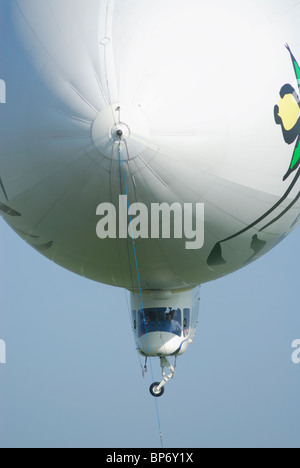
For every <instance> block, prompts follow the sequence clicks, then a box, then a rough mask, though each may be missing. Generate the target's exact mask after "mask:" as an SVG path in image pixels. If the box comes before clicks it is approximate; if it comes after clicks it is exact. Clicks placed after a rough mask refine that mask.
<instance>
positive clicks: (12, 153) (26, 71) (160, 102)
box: [0, 0, 300, 397]
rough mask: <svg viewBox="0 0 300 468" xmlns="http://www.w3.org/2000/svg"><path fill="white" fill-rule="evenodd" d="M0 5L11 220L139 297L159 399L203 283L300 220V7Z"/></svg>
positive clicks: (243, 262)
mask: <svg viewBox="0 0 300 468" xmlns="http://www.w3.org/2000/svg"><path fill="white" fill-rule="evenodd" d="M0 15H1V18H2V21H1V23H2V25H3V26H1V28H2V38H3V40H2V41H1V53H0V78H1V107H0V119H1V125H0V132H1V134H0V138H1V140H0V141H1V145H0V154H1V159H0V213H1V216H2V217H3V219H4V220H5V221H6V222H7V223H8V224H9V226H10V227H11V228H12V229H13V230H14V231H15V232H16V233H18V235H19V236H21V238H22V239H24V240H25V241H26V242H27V243H28V244H30V245H31V246H32V247H33V248H34V249H36V250H37V251H38V252H40V253H41V254H42V255H44V256H45V257H47V258H48V259H49V260H51V261H53V262H55V263H57V264H58V265H61V266H62V267H63V268H66V269H68V270H70V271H72V272H74V273H77V274H78V275H81V276H83V277H85V278H88V279H90V280H93V281H96V282H99V283H104V284H107V285H112V286H115V287H118V288H124V289H125V290H127V291H129V292H130V296H131V317H132V330H133V333H134V337H135V340H136V345H137V349H138V352H139V353H140V355H142V356H143V357H145V359H146V358H148V357H150V358H155V357H156V358H158V359H159V360H160V364H161V367H162V380H161V381H160V382H153V383H152V385H151V387H150V391H151V393H152V395H154V396H155V397H158V396H160V395H162V394H163V391H164V388H165V385H166V383H167V382H168V381H169V380H171V379H172V378H173V377H174V374H175V370H176V365H175V364H176V363H174V364H173V358H174V360H175V361H176V358H177V357H178V356H180V355H182V354H183V353H184V352H185V351H186V350H187V349H188V347H189V345H190V344H191V343H192V342H193V341H194V337H195V332H196V325H197V322H198V317H199V307H200V306H199V304H200V286H199V285H204V284H205V283H207V282H209V281H213V280H217V279H220V278H222V277H224V276H226V275H228V274H230V273H232V272H235V271H237V270H239V269H241V268H243V267H245V266H247V265H249V264H250V263H251V262H254V261H255V260H256V259H258V258H260V257H261V256H262V255H264V254H266V253H267V252H269V251H270V250H271V249H272V248H273V247H275V246H276V245H277V244H278V243H279V242H281V241H282V240H283V239H284V238H285V237H286V236H287V235H288V234H289V233H290V232H291V231H292V230H293V229H295V228H296V227H297V226H298V225H299V223H300V147H299V139H300V118H299V116H300V99H299V95H300V65H299V64H300V34H299V21H300V4H299V2H295V1H292V0H278V1H276V2H274V1H271V0H264V1H262V0H251V1H247V0H245V1H243V2H240V1H237V0H227V1H226V2H224V1H223V0H216V1H214V2H211V1H208V0H185V1H182V0H164V1H163V2H162V1H161V0H64V1H57V0H47V1H46V0H39V1H37V0H11V1H10V2H7V1H4V0H1V2H0ZM99 313H101V310H100V311H99ZM170 361H171V362H172V364H171V363H170Z"/></svg>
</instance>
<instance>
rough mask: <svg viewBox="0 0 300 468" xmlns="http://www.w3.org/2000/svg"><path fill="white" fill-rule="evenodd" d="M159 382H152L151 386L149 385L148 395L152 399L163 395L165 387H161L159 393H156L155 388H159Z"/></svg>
mask: <svg viewBox="0 0 300 468" xmlns="http://www.w3.org/2000/svg"><path fill="white" fill-rule="evenodd" d="M159 384H160V382H154V383H153V384H152V385H150V388H149V390H150V393H151V395H152V396H154V397H161V396H162V395H163V394H164V393H165V387H162V388H161V389H160V390H159V392H157V391H156V388H157V387H158V386H159Z"/></svg>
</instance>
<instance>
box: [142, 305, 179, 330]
mask: <svg viewBox="0 0 300 468" xmlns="http://www.w3.org/2000/svg"><path fill="white" fill-rule="evenodd" d="M138 320H139V330H138V331H139V336H143V335H145V334H146V332H147V333H152V332H158V331H160V332H168V333H173V334H175V335H178V336H181V334H182V319H181V310H180V309H173V308H172V307H167V308H166V307H164V308H151V309H145V310H143V309H141V310H139V317H138Z"/></svg>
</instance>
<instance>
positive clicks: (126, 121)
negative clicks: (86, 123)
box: [92, 105, 150, 160]
mask: <svg viewBox="0 0 300 468" xmlns="http://www.w3.org/2000/svg"><path fill="white" fill-rule="evenodd" d="M149 138H150V131H149V125H148V122H147V119H146V117H145V115H144V113H143V112H142V110H141V109H140V108H138V107H133V106H122V105H112V106H108V107H106V108H105V109H104V110H102V112H100V113H99V114H98V116H97V117H96V118H95V120H94V122H93V125H92V139H93V143H94V146H95V147H96V148H97V150H98V151H99V153H100V155H101V156H104V157H106V158H108V159H115V160H119V151H120V149H121V150H122V156H123V159H124V160H129V159H135V158H136V157H137V156H139V155H140V154H142V153H143V151H144V150H145V148H146V147H147V146H148V144H149Z"/></svg>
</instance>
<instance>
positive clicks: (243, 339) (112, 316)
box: [0, 221, 300, 448]
mask: <svg viewBox="0 0 300 468" xmlns="http://www.w3.org/2000/svg"><path fill="white" fill-rule="evenodd" d="M0 234H1V244H0V245H1V247H0V253H1V268H0V273H1V303H0V305H1V315H0V338H2V339H5V341H6V344H7V364H6V365H1V366H0V386H1V390H0V415H1V423H0V425H1V430H0V441H1V442H0V446H2V447H159V444H160V441H159V435H158V426H157V420H156V413H155V404H154V399H153V397H151V396H150V394H149V392H148V387H149V385H150V383H151V379H150V373H148V375H147V376H146V378H145V379H144V380H143V378H142V376H141V370H140V367H139V361H138V357H137V354H136V351H135V346H134V340H133V337H132V334H131V328H130V322H129V316H128V310H127V305H126V299H125V293H124V291H123V290H118V289H114V288H110V287H107V286H104V285H101V284H96V283H93V282H90V281H88V280H86V279H83V278H80V277H77V276H75V275H74V274H72V273H69V272H67V271H64V270H63V269H62V268H60V267H58V266H56V265H55V264H53V263H51V262H49V261H48V260H46V259H44V258H43V257H42V256H41V255H40V254H38V253H37V252H35V251H34V250H33V249H32V248H31V247H29V246H28V245H26V244H25V243H24V242H23V241H22V240H21V239H19V238H18V236H17V235H16V234H14V233H13V232H12V231H11V230H10V229H9V228H8V227H7V226H6V224H5V223H4V222H3V221H1V222H0ZM298 263H299V230H298V231H297V230H296V231H295V232H294V233H293V234H292V235H291V236H290V237H289V238H288V239H286V240H285V241H284V242H283V243H282V244H280V245H279V246H278V247H277V248H276V249H274V250H273V251H272V252H271V253H269V254H268V255H267V256H265V257H264V258H262V259H261V260H259V261H257V262H256V263H255V264H253V265H250V266H248V267H247V268H245V269H244V270H242V271H240V272H238V273H236V274H234V275H231V276H230V277H227V278H224V279H222V280H219V281H216V282H214V283H210V284H207V285H203V287H202V301H201V313H200V320H199V325H198V333H197V337H196V342H195V343H194V345H193V346H191V347H190V348H189V350H188V351H187V353H186V354H185V355H184V356H182V357H180V358H179V359H178V369H177V374H176V377H175V379H174V380H173V381H172V382H171V383H169V384H168V386H167V388H166V392H165V396H164V397H163V398H161V399H160V400H159V402H158V403H159V414H160V419H161V426H162V431H163V435H164V443H165V446H166V447H183V448H187V447H300V405H299V388H300V365H295V364H293V363H292V361H291V355H292V348H291V343H292V341H293V340H294V339H296V338H300V311H299V299H298V287H299V286H298V277H299V274H298V272H299V265H298ZM153 368H154V374H155V378H158V379H159V377H160V369H159V365H158V363H157V362H156V360H153Z"/></svg>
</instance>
